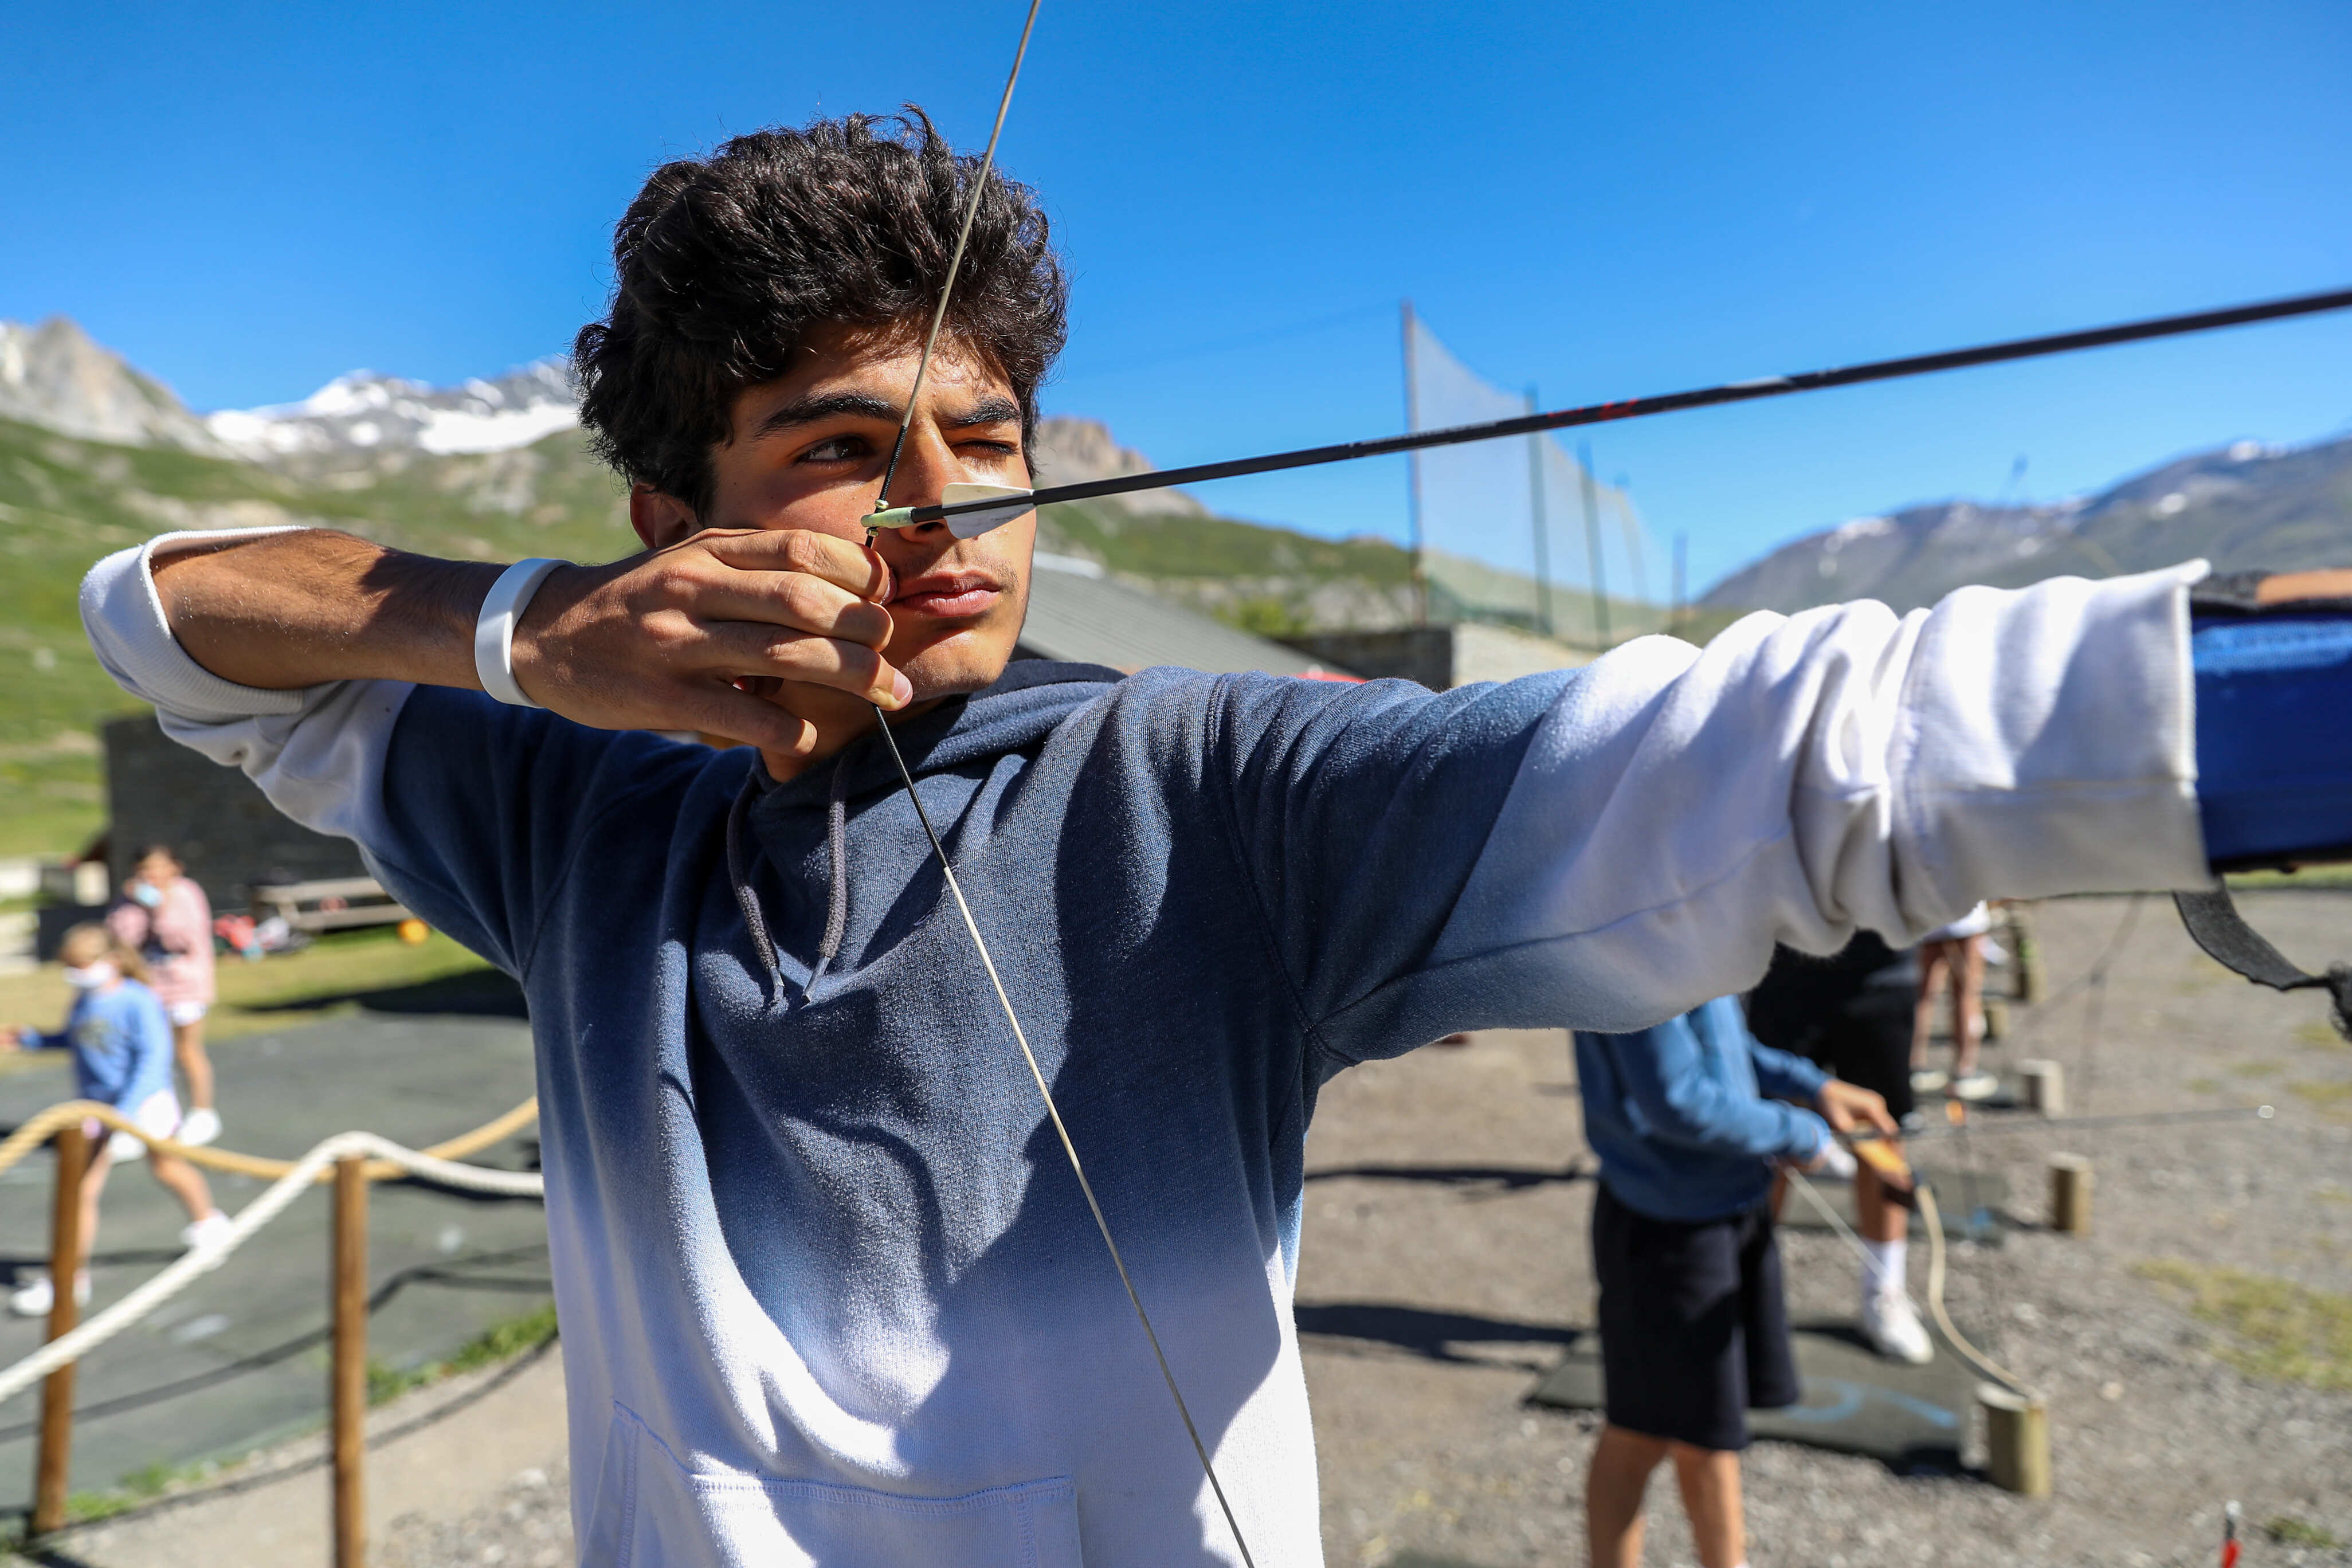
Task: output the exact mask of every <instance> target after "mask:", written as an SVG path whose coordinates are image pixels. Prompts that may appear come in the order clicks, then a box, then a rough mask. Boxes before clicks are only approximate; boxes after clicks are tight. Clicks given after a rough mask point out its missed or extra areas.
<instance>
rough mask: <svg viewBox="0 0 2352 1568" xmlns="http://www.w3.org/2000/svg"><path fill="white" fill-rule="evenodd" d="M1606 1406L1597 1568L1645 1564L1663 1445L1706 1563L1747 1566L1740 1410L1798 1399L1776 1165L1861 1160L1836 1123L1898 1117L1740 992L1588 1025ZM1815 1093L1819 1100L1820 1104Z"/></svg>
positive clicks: (1592, 1478)
mask: <svg viewBox="0 0 2352 1568" xmlns="http://www.w3.org/2000/svg"><path fill="white" fill-rule="evenodd" d="M1575 1038H1576V1079H1577V1088H1578V1090H1579V1092H1580V1094H1581V1096H1582V1098H1583V1102H1584V1138H1585V1142H1588V1143H1590V1144H1591V1146H1592V1152H1593V1153H1594V1154H1595V1155H1597V1156H1598V1157H1599V1159H1600V1161H1601V1179H1600V1182H1599V1184H1598V1187H1597V1190H1596V1191H1595V1193H1594V1195H1593V1205H1592V1262H1593V1274H1594V1277H1595V1278H1596V1279H1598V1281H1599V1283H1600V1287H1601V1314H1600V1315H1601V1370H1602V1380H1603V1387H1604V1400H1605V1403H1606V1417H1607V1424H1606V1425H1605V1426H1602V1427H1601V1441H1600V1442H1599V1443H1598V1444H1597V1445H1595V1447H1594V1448H1593V1451H1592V1462H1591V1468H1590V1470H1589V1472H1588V1476H1587V1480H1586V1488H1585V1521H1586V1527H1587V1531H1588V1533H1589V1535H1590V1538H1591V1553H1592V1562H1593V1563H1594V1565H1595V1568H1637V1565H1638V1564H1639V1563H1641V1561H1642V1537H1643V1528H1642V1497H1643V1492H1644V1491H1645V1490H1647V1489H1648V1486H1649V1481H1650V1474H1651V1472H1652V1471H1653V1470H1654V1469H1656V1468H1657V1467H1658V1466H1659V1465H1660V1464H1661V1463H1664V1462H1666V1461H1668V1460H1671V1461H1672V1462H1673V1465H1674V1469H1675V1481H1676V1483H1677V1484H1678V1485H1679V1487H1680V1488H1681V1490H1682V1497H1683V1507H1684V1510H1685V1512H1686V1513H1687V1514H1688V1515H1689V1517H1690V1526H1691V1536H1692V1539H1693V1541H1694V1542H1695V1543H1696V1546H1697V1549H1698V1555H1699V1562H1700V1563H1701V1564H1702V1568H1743V1565H1744V1564H1745V1563H1746V1562H1747V1558H1748V1547H1747V1531H1746V1526H1745V1523H1744V1515H1743V1510H1742V1507H1741V1500H1740V1483H1739V1455H1740V1451H1741V1450H1742V1449H1744V1448H1746V1447H1748V1418H1747V1413H1748V1411H1749V1410H1751V1409H1777V1408H1779V1407H1780V1406H1783V1405H1793V1404H1795V1403H1796V1402H1797V1400H1798V1398H1799V1396H1800V1394H1801V1389H1800V1387H1799V1384H1798V1381H1797V1367H1796V1362H1795V1359H1794V1356H1793V1354H1792V1352H1791V1350H1790V1342H1789V1318H1788V1311H1787V1306H1786V1302H1785V1301H1784V1300H1783V1298H1782V1294H1781V1286H1780V1248H1779V1246H1778V1244H1777V1242H1776V1241H1775V1239H1774V1236H1773V1216H1772V1196H1771V1194H1772V1185H1773V1172H1774V1169H1775V1167H1776V1166H1777V1165H1780V1164H1783V1163H1785V1164H1790V1165H1795V1166H1798V1167H1800V1168H1801V1169H1805V1170H1811V1171H1819V1170H1822V1169H1824V1168H1830V1169H1835V1170H1837V1171H1838V1172H1839V1173H1842V1174H1847V1175H1850V1174H1852V1173H1853V1156H1852V1155H1850V1154H1847V1153H1845V1152H1844V1151H1843V1149H1842V1148H1840V1147H1839V1146H1838V1144H1837V1143H1836V1142H1835V1141H1834V1140H1833V1138H1832V1130H1834V1131H1853V1129H1855V1128H1856V1127H1868V1128H1873V1129H1875V1130H1876V1131H1880V1132H1883V1133H1887V1134H1890V1135H1891V1134H1893V1133H1894V1132H1895V1130H1896V1124H1895V1119H1894V1118H1893V1117H1892V1116H1890V1115H1889V1114H1887V1110H1886V1102H1885V1100H1883V1099H1881V1098H1880V1097H1879V1096H1878V1095H1877V1094H1876V1093H1874V1091H1872V1090H1870V1089H1863V1088H1860V1087H1858V1086H1856V1085H1854V1084H1850V1083H1846V1082H1843V1081H1842V1080H1841V1079H1834V1078H1832V1077H1831V1076H1830V1075H1829V1074H1827V1073H1825V1072H1823V1071H1822V1069H1821V1068H1818V1067H1815V1066H1814V1065H1813V1064H1812V1063H1811V1062H1809V1061H1807V1060H1805V1059H1804V1058H1801V1057H1794V1056H1790V1054H1789V1053H1787V1052H1786V1051H1776V1050H1774V1049H1772V1048H1771V1047H1768V1046H1764V1045H1759V1043H1758V1042H1757V1041H1756V1039H1755V1037H1753V1036H1751V1035H1750V1034H1749V1033H1748V1027H1747V1025H1746V1023H1745V1022H1744V1021H1743V1020H1742V1018H1741V1016H1740V1008H1739V1004H1738V1001H1737V1000H1735V999H1733V998H1731V997H1728V996H1724V997H1717V999H1716V1000H1714V1001H1712V1002H1709V1003H1706V1005H1702V1006H1700V1007H1697V1008H1696V1009H1694V1010H1693V1011H1691V1012H1689V1013H1686V1014H1684V1015H1683V1016H1680V1017H1677V1018H1670V1019H1668V1020H1667V1021H1666V1022H1664V1023H1663V1024H1660V1025H1658V1026H1656V1027H1654V1028H1650V1029H1642V1030H1636V1031H1633V1032H1631V1033H1625V1034H1601V1033H1596V1032H1593V1031H1591V1030H1583V1029H1580V1030H1578V1031H1577V1032H1576V1037H1575ZM1809 1108H1810V1109H1809Z"/></svg>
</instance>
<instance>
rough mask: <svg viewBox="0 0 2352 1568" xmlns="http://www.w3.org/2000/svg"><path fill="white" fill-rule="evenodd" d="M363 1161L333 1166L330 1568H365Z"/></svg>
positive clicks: (356, 1157)
mask: <svg viewBox="0 0 2352 1568" xmlns="http://www.w3.org/2000/svg"><path fill="white" fill-rule="evenodd" d="M367 1203H368V1179H367V1161H366V1160H365V1159H364V1158H362V1157H361V1156H359V1155H352V1156H349V1157H347V1158H345V1159H341V1160H338V1161H336V1162H335V1264H334V1279H333V1282H332V1285H331V1296H332V1299H333V1302H334V1321H335V1354H334V1365H333V1368H332V1370H331V1372H330V1373H328V1392H329V1402H330V1404H331V1406H332V1409H333V1415H332V1420H331V1426H332V1432H333V1444H334V1489H335V1568H366V1563H367V1511H366V1502H367V1499H366V1487H365V1482H366V1469H367V1443H366V1434H365V1431H364V1423H365V1422H366V1420H367V1294H368V1292H367V1272H368V1268H367V1256H368V1253H367V1221H368V1213H367Z"/></svg>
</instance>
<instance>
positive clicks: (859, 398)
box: [751, 392, 1021, 441]
mask: <svg viewBox="0 0 2352 1568" xmlns="http://www.w3.org/2000/svg"><path fill="white" fill-rule="evenodd" d="M899 412H900V410H899V408H898V405H897V404H895V403H892V402H891V401H890V400H889V399H887V398H885V397H876V396H874V395H871V394H869V393H863V392H828V393H824V394H823V395H817V396H812V397H802V398H796V399H794V400H793V402H790V403H787V404H785V405H783V406H782V407H781V408H778V409H775V410H774V411H773V412H772V413H771V414H769V416H767V417H766V418H765V419H762V420H761V421H760V424H759V427H758V428H757V429H755V430H753V431H752V432H751V439H753V440H755V441H757V440H759V439H761V437H767V436H773V435H777V434H779V433H780V432H782V431H785V430H792V429H796V428H798V427H799V426H803V425H814V424H815V423H816V422H817V421H818V420H820V419H832V418H836V417H838V416H842V415H845V414H849V415H855V416H857V417H859V418H861V419H878V420H881V421H883V422H884V423H886V424H891V425H895V424H897V423H898V415H899ZM1020 417H1021V405H1019V404H1018V403H1015V402H1013V399H1011V398H1009V397H983V398H982V399H981V400H980V401H979V402H977V403H974V404H972V405H970V406H969V407H966V408H963V409H960V410H946V411H943V413H942V416H941V420H940V422H941V423H942V424H944V425H945V426H947V427H948V428H949V429H950V430H963V429H969V428H971V426H975V425H1002V424H1007V423H1011V422H1013V421H1017V420H1018V419H1019V418H1020Z"/></svg>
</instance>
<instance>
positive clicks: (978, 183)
mask: <svg viewBox="0 0 2352 1568" xmlns="http://www.w3.org/2000/svg"><path fill="white" fill-rule="evenodd" d="M1040 3H1041V0H1029V15H1028V17H1027V19H1026V20H1025V21H1024V22H1023V23H1022V25H1021V43H1020V47H1018V48H1016V49H1015V50H1014V51H1013V69H1012V71H1011V72H1010V73H1008V74H1007V75H1006V77H1005V79H1004V94H1003V97H1002V98H1000V99H999V100H997V104H996V123H995V124H994V125H992V127H990V129H989V132H988V146H987V148H986V149H985V150H984V151H983V152H982V153H981V158H980V169H979V172H978V174H976V175H975V176H974V178H973V181H972V187H971V200H970V201H968V202H967V203H965V205H964V212H963V224H962V226H961V227H960V228H959V229H958V230H957V231H956V242H955V250H954V252H953V254H952V255H951V256H950V258H949V260H948V273H947V280H946V282H945V283H944V284H942V285H941V287H940V301H939V304H938V305H937V306H936V307H934V308H933V310H932V311H931V324H930V328H929V331H926V332H925V333H924V335H923V352H922V354H921V356H920V357H919V358H918V359H917V360H916V361H915V380H914V384H913V385H912V386H910V387H909V388H908V392H907V406H906V410H905V412H904V413H902V414H901V415H900V416H899V418H898V437H897V438H896V439H895V440H893V441H892V442H891V444H890V460H889V462H888V463H887V465H885V466H884V468H883V470H882V488H881V491H880V493H879V495H878V496H877V498H876V500H875V503H874V510H876V511H877V512H878V511H880V510H883V509H884V508H885V507H887V506H888V505H889V497H890V480H891V479H892V477H893V476H895V475H896V474H897V473H898V458H899V456H900V455H901V454H902V453H903V452H904V451H905V450H906V447H907V432H908V430H909V429H910V428H911V427H912V426H913V425H914V422H915V405H916V400H917V399H918V398H919V396H920V395H922V390H923V378H924V376H925V374H927V373H928V372H929V369H930V364H931V353H932V351H933V349H935V348H936V347H937V346H938V344H939V341H940V326H941V325H942V324H943V323H944V322H945V321H947V315H948V302H949V300H950V299H951V298H953V296H954V294H955V284H956V275H957V274H958V273H959V272H961V270H962V268H963V257H964V247H965V246H966V244H967V243H968V242H969V241H970V240H971V226H972V223H973V221H974V220H975V219H977V218H978V217H979V216H980V204H981V202H982V200H983V199H984V198H985V196H986V195H987V191H988V175H989V171H990V169H991V168H992V166H993V165H994V163H995V161H996V142H997V138H998V137H999V136H1001V135H1003V132H1004V117H1005V114H1006V113H1007V112H1008V111H1009V110H1011V109H1012V107H1013V87H1014V85H1015V84H1017V83H1018V82H1019V81H1020V80H1021V62H1022V60H1023V59H1024V58H1026V57H1027V55H1028V53H1029V35H1030V33H1031V31H1032V30H1033V29H1034V28H1035V26H1037V7H1038V5H1039V4H1040ZM875 532H876V531H875V530H874V529H872V528H868V529H867V530H866V545H867V548H868V549H871V548H872V546H873V542H874V534H875ZM874 718H875V721H876V725H877V728H878V729H879V730H880V731H882V740H883V743H884V744H885V745H887V747H888V748H889V751H890V760H891V762H893V763H897V764H898V782H899V783H900V784H902V785H904V786H905V788H906V791H907V798H908V800H909V801H910V802H912V803H913V804H914V807H915V816H916V819H917V820H918V821H919V822H921V823H922V825H923V837H926V838H928V839H929V840H930V841H931V854H932V856H933V857H934V858H936V859H937V860H938V861H939V863H940V876H941V877H942V878H944V879H946V882H947V888H948V892H949V893H950V895H951V896H952V897H953V898H954V900H955V906H956V912H957V913H958V914H960V915H961V916H962V917H963V929H964V931H965V933H966V934H967V935H969V936H970V937H971V945H972V951H974V952H977V953H979V954H980V963H981V967H982V969H984V970H986V971H987V972H988V983H989V984H990V986H991V987H992V988H993V989H994V990H995V992H996V1005H998V1006H999V1007H1001V1008H1003V1012H1004V1021H1005V1023H1006V1024H1007V1025H1008V1026H1011V1028H1012V1030H1013V1041H1014V1043H1015V1044H1017V1045H1018V1046H1019V1047H1021V1059H1022V1061H1023V1062H1024V1063H1025V1064H1026V1065H1027V1067H1028V1068H1029V1078H1030V1080H1031V1081H1032V1082H1033V1083H1034V1084H1035V1085H1036V1086H1037V1098H1038V1099H1039V1100H1042V1101H1044V1102H1045V1118H1046V1120H1047V1121H1051V1122H1052V1123H1053V1124H1054V1135H1055V1138H1057V1139H1059V1140H1060V1142H1061V1145H1062V1152H1063V1154H1064V1155H1065V1156H1066V1158H1067V1159H1068V1161H1069V1163H1070V1173H1071V1174H1072V1175H1073V1176H1075V1177H1076V1178H1077V1182H1078V1191H1079V1192H1080V1193H1081V1194H1084V1195H1085V1197H1086V1200H1087V1212H1088V1213H1090V1214H1092V1215H1094V1220H1095V1229H1096V1230H1097V1232H1098V1233H1099V1234H1100V1235H1101V1237H1102V1241H1103V1248H1104V1250H1105V1251H1107V1252H1108V1253H1109V1254H1110V1262H1111V1267H1112V1268H1116V1269H1117V1270H1118V1282H1119V1284H1120V1285H1121V1286H1122V1287H1124V1288H1125V1289H1126V1291H1127V1302H1128V1305H1129V1306H1130V1307H1132V1308H1134V1309H1135V1321H1137V1322H1138V1323H1139V1324H1140V1325H1142V1328H1143V1337H1144V1339H1145V1340H1146V1341H1148V1342H1150V1346H1151V1359H1152V1360H1153V1361H1154V1362H1156V1363H1159V1366H1160V1380H1161V1381H1162V1382H1164V1383H1165V1384H1167V1385H1168V1397H1169V1398H1171V1400H1173V1401H1175V1404H1176V1414H1177V1415H1178V1417H1179V1418H1180V1419H1181V1420H1182V1422H1183V1423H1184V1436H1186V1437H1188V1438H1190V1439H1191V1440H1192V1453H1193V1456H1194V1458H1198V1459H1199V1460H1200V1461H1201V1473H1202V1475H1203V1476H1204V1477H1206V1478H1207V1479H1208V1482H1209V1489H1210V1491H1211V1492H1213V1493H1214V1494H1215V1496H1216V1500H1217V1509H1218V1510H1219V1511H1220V1512H1221V1513H1223V1515H1224V1519H1225V1528H1226V1529H1228V1530H1230V1531H1233V1536H1234V1546H1236V1547H1238V1548H1239V1549H1240V1551H1241V1554H1242V1563H1243V1564H1244V1568H1257V1560H1256V1559H1255V1558H1254V1557H1252V1556H1251V1555H1250V1549H1249V1541H1248V1539H1247V1538H1246V1537H1244V1535H1243V1534H1242V1526H1241V1521H1240V1520H1238V1519H1236V1518H1235V1517H1234V1506H1233V1504H1232V1503H1231V1502H1230V1501H1228V1500H1226V1497H1225V1488H1224V1483H1223V1482H1222V1481H1220V1480H1219V1479H1217V1467H1216V1465H1215V1464H1214V1462H1213V1461H1212V1460H1211V1459H1210V1458H1209V1447H1208V1445H1207V1444H1206V1443H1203V1442H1202V1440H1201V1429H1200V1426H1198V1425H1197V1424H1196V1423H1195V1422H1194V1421H1193V1419H1192V1406H1191V1405H1189V1404H1187V1403H1186V1402H1185V1399H1184V1391H1183V1390H1182V1389H1181V1388H1180V1387H1179V1386H1177V1383H1176V1373H1175V1369H1174V1368H1172V1367H1171V1366H1170V1365H1169V1364H1168V1352H1166V1351H1164V1350H1162V1349H1161V1348H1160V1332H1159V1331H1158V1330H1156V1329H1154V1328H1153V1327H1152V1326H1151V1314H1150V1312H1147V1311H1145V1310H1144V1308H1143V1297H1142V1295H1141V1294H1140V1293H1139V1292H1138V1291H1137V1289H1136V1288H1135V1279H1134V1278H1133V1277H1132V1276H1131V1275H1129V1273H1128V1271H1127V1259H1126V1258H1124V1257H1123V1256H1122V1255H1121V1254H1120V1252H1119V1250H1118V1240H1117V1239H1116V1238H1115V1237H1113V1236H1112V1235H1111V1229H1110V1221H1109V1220H1108V1218H1107V1217H1106V1216H1105V1215H1104V1214H1103V1207H1102V1204H1101V1202H1100V1200H1098V1199H1097V1197H1096V1196H1095V1187H1094V1183H1092V1182H1091V1181H1089V1180H1087V1168H1086V1165H1085V1163H1084V1162H1082V1161H1081V1160H1080V1159H1079V1158H1078V1146H1077V1145H1076V1143H1075V1142H1071V1139H1070V1129H1069V1126H1068V1124H1067V1123H1066V1122H1064V1121H1063V1120H1062V1108H1061V1107H1060V1106H1059V1105H1058V1104H1056V1103H1055V1100H1054V1091H1053V1089H1051V1088H1050V1087H1048V1086H1047V1084H1046V1082H1045V1069H1044V1068H1041V1067H1040V1066H1039V1065H1038V1063H1037V1053H1036V1052H1035V1051H1034V1050H1032V1049H1031V1048H1030V1046H1029V1034H1028V1031H1027V1030H1025V1029H1024V1028H1023V1027H1022V1026H1021V1016H1020V1015H1019V1014H1018V1013H1016V1012H1014V1011H1013V998H1012V997H1011V995H1009V994H1007V993H1006V991H1005V989H1004V980H1003V976H1001V975H999V974H998V973H997V972H996V960H995V958H994V957H993V956H992V955H991V954H990V952H989V951H988V942H987V941H986V939H985V938H983V937H982V935H981V934H980V922H979V921H976V920H974V919H973V918H972V913H971V904H970V903H968V902H966V901H965V900H964V896H963V887H962V884H961V883H960V882H958V881H957V880H956V874H955V867H954V865H953V864H952V863H951V862H950V860H949V859H948V851H947V846H946V844H945V843H943V842H942V841H941V840H940V835H939V830H938V829H937V828H935V827H933V826H931V814H930V813H929V811H927V810H925V809H924V807H923V797H922V795H920V794H919V793H917V791H916V789H915V775H914V773H912V771H910V770H909V769H908V766H907V759H906V757H905V755H904V754H903V753H902V752H900V751H899V750H898V737H897V736H896V735H894V734H892V733H891V732H890V718H889V715H888V714H887V713H885V712H884V711H883V710H882V707H881V705H880V704H879V703H877V704H875V705H874Z"/></svg>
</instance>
